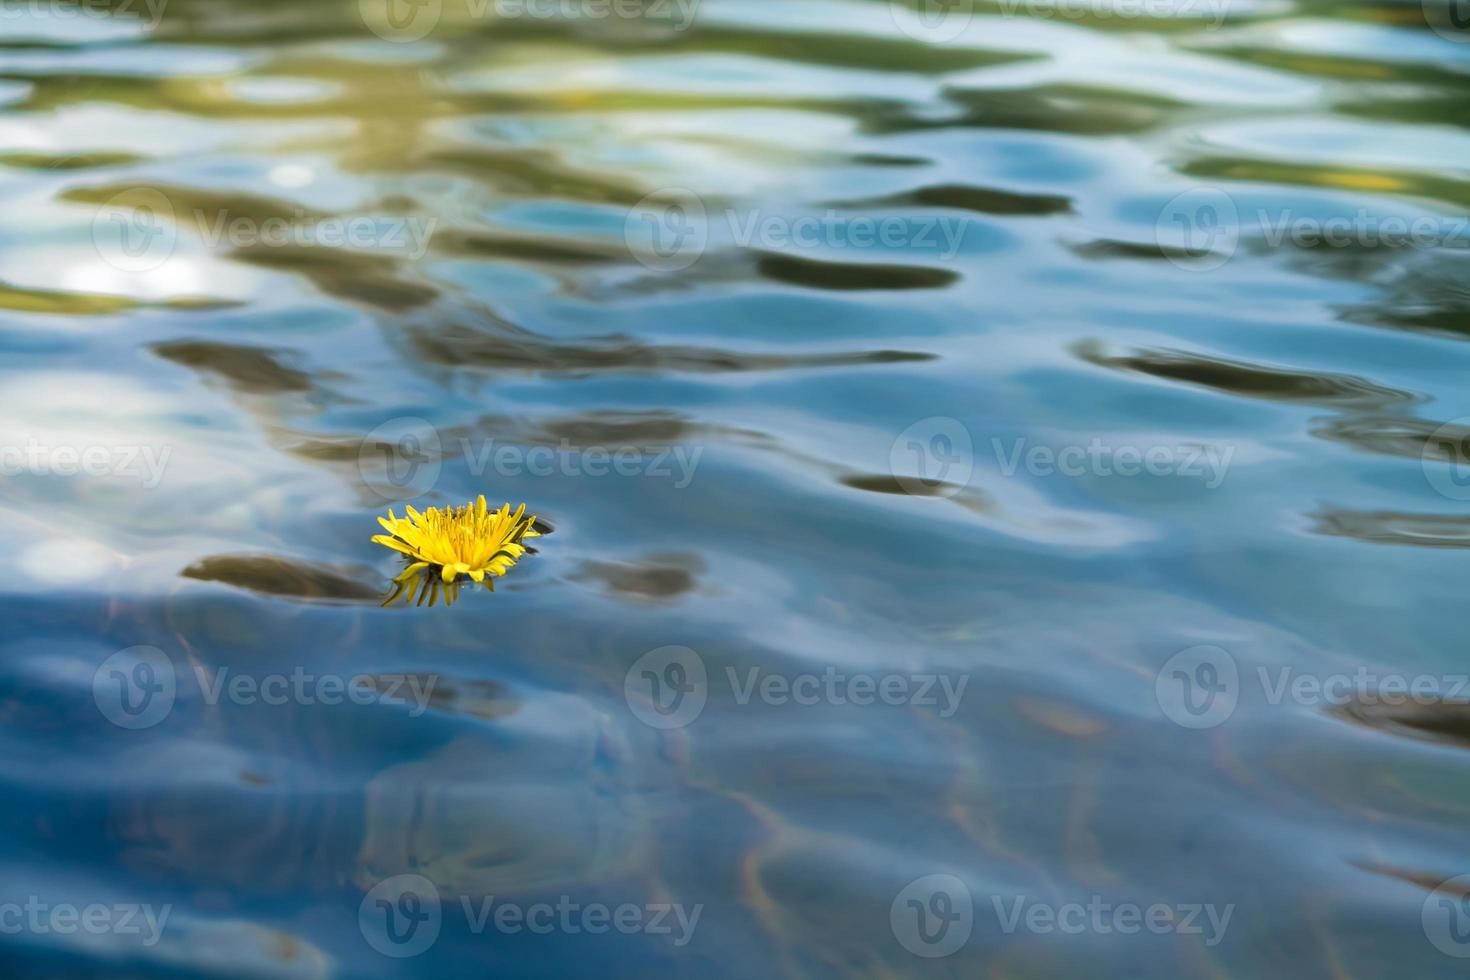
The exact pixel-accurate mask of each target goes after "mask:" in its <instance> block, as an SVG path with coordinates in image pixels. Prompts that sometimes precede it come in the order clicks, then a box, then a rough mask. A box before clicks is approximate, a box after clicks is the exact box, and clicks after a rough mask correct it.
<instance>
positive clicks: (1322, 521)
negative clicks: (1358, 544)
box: [1312, 508, 1470, 548]
mask: <svg viewBox="0 0 1470 980" xmlns="http://www.w3.org/2000/svg"><path fill="white" fill-rule="evenodd" d="M1312 517H1313V518H1314V519H1315V520H1316V522H1317V523H1316V525H1315V526H1314V527H1313V528H1312V530H1313V531H1315V532H1317V533H1318V534H1327V535H1332V536H1335V537H1343V538H1355V539H1357V540H1359V541H1367V542H1370V543H1372V544H1400V545H1412V546H1414V547H1417V548H1470V517H1462V516H1459V515H1454V514H1410V513H1405V512H1402V511H1391V510H1339V509H1335V508H1334V509H1329V510H1324V511H1321V512H1319V513H1316V514H1313V515H1312Z"/></svg>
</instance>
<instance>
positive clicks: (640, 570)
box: [569, 553, 706, 602]
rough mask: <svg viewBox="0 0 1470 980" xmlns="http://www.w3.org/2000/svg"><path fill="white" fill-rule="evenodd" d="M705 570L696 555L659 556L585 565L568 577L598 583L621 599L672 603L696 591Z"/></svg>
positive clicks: (700, 559)
mask: <svg viewBox="0 0 1470 980" xmlns="http://www.w3.org/2000/svg"><path fill="white" fill-rule="evenodd" d="M705 569H706V566H705V562H704V559H703V558H700V557H699V556H698V555H695V554H685V553H677V554H657V555H646V556H644V557H642V558H639V559H636V560H634V561H585V562H583V563H582V564H581V566H580V567H579V568H578V569H577V570H576V571H575V572H573V573H572V574H571V576H569V577H570V578H571V580H572V581H573V582H592V583H596V584H597V585H600V586H602V588H603V591H604V592H606V593H607V594H608V595H609V596H612V597H614V598H618V599H625V600H631V601H633V602H671V601H674V600H677V599H679V598H681V597H683V596H685V595H688V594H689V593H691V592H693V591H694V590H695V589H697V588H698V587H699V576H700V574H702V573H703V572H704V571H705Z"/></svg>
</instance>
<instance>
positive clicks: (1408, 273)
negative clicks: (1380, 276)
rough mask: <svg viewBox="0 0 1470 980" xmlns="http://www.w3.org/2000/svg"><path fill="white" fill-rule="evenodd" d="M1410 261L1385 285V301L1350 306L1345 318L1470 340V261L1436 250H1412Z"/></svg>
mask: <svg viewBox="0 0 1470 980" xmlns="http://www.w3.org/2000/svg"><path fill="white" fill-rule="evenodd" d="M1467 244H1470V243H1467ZM1410 262H1411V264H1410V265H1409V266H1408V267H1407V268H1405V269H1403V270H1402V271H1397V270H1396V271H1397V275H1395V276H1393V277H1392V278H1390V279H1388V280H1387V281H1385V282H1383V283H1382V284H1381V285H1382V287H1383V298H1382V299H1381V300H1379V301H1377V302H1374V303H1366V304H1359V305H1356V306H1350V307H1347V308H1345V309H1344V310H1343V312H1342V318H1343V319H1344V320H1346V321H1347V322H1349V323H1362V324H1368V325H1370V326H1386V327H1393V328H1395V329H1398V330H1412V331H1414V332H1416V333H1426V334H1432V335H1434V336H1439V337H1452V338H1455V339H1457V340H1465V339H1470V262H1466V261H1465V260H1464V257H1463V256H1460V255H1457V256H1454V257H1448V256H1445V255H1443V254H1434V253H1423V254H1420V253H1414V254H1413V255H1412V256H1410Z"/></svg>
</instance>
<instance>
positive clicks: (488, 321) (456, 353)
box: [409, 315, 935, 373]
mask: <svg viewBox="0 0 1470 980" xmlns="http://www.w3.org/2000/svg"><path fill="white" fill-rule="evenodd" d="M409 338H410V341H411V343H412V344H413V347H414V350H415V351H416V352H417V353H418V354H419V355H420V356H421V357H423V358H424V359H425V360H426V361H428V362H430V363H432V364H439V365H443V366H445V367H451V368H478V369H481V370H516V371H567V372H574V373H580V372H592V371H613V372H663V371H690V372H724V371H734V372H738V371H775V370H787V369H793V368H817V367H845V366H853V365H862V364H901V363H909V362H914V361H929V360H934V359H935V355H933V354H925V353H919V352H915V351H899V350H876V351H858V352H833V353H820V354H752V353H744V352H740V351H733V350H724V349H720V348H715V347H693V346H685V345H654V344H645V343H642V342H640V341H638V340H635V339H634V338H632V337H629V336H627V335H626V334H605V335H602V336H597V337H580V338H577V339H576V340H555V339H552V338H550V337H545V336H542V335H540V334H536V333H533V332H531V331H530V330H526V329H524V328H522V327H518V326H515V325H514V324H511V323H509V322H507V321H505V320H504V319H501V318H499V317H494V316H493V315H490V316H485V317H482V318H481V320H480V322H479V323H477V324H475V325H474V326H470V325H468V324H464V323H458V324H449V325H445V326H439V327H417V328H411V329H410V331H409Z"/></svg>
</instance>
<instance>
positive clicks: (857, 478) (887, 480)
mask: <svg viewBox="0 0 1470 980" xmlns="http://www.w3.org/2000/svg"><path fill="white" fill-rule="evenodd" d="M837 482H838V483H841V484H842V485H843V486H845V487H852V488H853V489H854V490H867V491H868V492H870V493H892V494H897V495H898V496H900V497H948V496H953V495H954V494H956V493H959V492H960V491H961V490H963V489H964V487H961V486H957V485H955V484H953V483H944V482H943V481H940V480H921V479H919V478H918V477H909V478H907V479H904V480H900V479H899V478H898V477H896V476H892V475H890V474H886V473H853V474H849V475H847V476H841V477H838V478H837Z"/></svg>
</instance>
